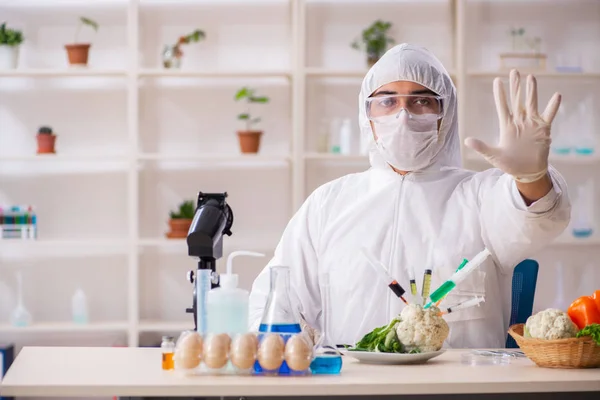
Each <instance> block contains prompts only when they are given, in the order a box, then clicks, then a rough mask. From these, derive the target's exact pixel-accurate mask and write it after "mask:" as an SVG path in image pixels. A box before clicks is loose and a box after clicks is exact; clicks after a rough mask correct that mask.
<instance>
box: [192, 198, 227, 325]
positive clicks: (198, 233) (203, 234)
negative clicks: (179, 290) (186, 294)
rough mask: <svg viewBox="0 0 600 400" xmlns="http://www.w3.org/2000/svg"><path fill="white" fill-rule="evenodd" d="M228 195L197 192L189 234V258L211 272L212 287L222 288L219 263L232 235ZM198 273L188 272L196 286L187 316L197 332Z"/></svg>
mask: <svg viewBox="0 0 600 400" xmlns="http://www.w3.org/2000/svg"><path fill="white" fill-rule="evenodd" d="M226 198H227V192H225V193H202V192H199V193H198V203H197V205H196V212H195V214H194V219H193V220H192V224H191V225H190V229H189V231H188V234H187V239H186V240H187V246H188V255H189V256H191V257H197V258H198V271H200V270H210V276H211V278H210V286H211V287H210V288H211V289H214V288H216V287H219V275H218V274H217V272H216V261H217V260H218V259H219V258H221V257H222V256H223V235H228V236H231V230H230V229H231V226H232V225H233V211H232V210H231V207H229V205H228V204H227V202H226V201H225V199H226ZM199 275H200V274H199V273H194V271H193V270H192V271H189V272H188V275H187V279H188V281H189V282H190V283H192V284H194V300H193V303H192V304H193V306H192V308H186V310H185V312H186V313H192V314H193V315H194V330H196V331H197V330H198V320H197V316H198V313H197V310H198V304H197V284H196V282H195V280H196V279H198V277H199Z"/></svg>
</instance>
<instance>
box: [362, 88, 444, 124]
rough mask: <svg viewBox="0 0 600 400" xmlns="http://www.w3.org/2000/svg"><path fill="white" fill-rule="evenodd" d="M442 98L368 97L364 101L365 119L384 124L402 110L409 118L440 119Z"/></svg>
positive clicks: (431, 96)
mask: <svg viewBox="0 0 600 400" xmlns="http://www.w3.org/2000/svg"><path fill="white" fill-rule="evenodd" d="M443 106H444V102H443V97H442V96H436V95H415V94H389V95H388V94H386V95H381V96H373V97H369V98H368V99H367V101H366V110H367V118H369V120H371V121H373V122H381V123H385V122H387V121H389V120H390V118H395V117H397V116H398V115H400V112H401V111H402V110H405V111H407V112H408V114H409V115H410V116H416V117H418V116H424V117H428V118H431V117H436V119H439V118H442V116H443V114H444V108H443Z"/></svg>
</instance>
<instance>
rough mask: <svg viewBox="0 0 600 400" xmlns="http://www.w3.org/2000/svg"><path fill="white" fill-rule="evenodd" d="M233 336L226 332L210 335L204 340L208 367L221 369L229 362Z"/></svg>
mask: <svg viewBox="0 0 600 400" xmlns="http://www.w3.org/2000/svg"><path fill="white" fill-rule="evenodd" d="M230 346H231V338H230V337H229V335H227V334H226V333H220V334H218V335H214V336H210V337H208V338H207V339H206V341H205V342H204V350H203V355H204V363H205V364H206V366H207V367H208V368H211V369H219V368H223V367H224V366H225V365H226V364H227V357H228V355H229V348H230Z"/></svg>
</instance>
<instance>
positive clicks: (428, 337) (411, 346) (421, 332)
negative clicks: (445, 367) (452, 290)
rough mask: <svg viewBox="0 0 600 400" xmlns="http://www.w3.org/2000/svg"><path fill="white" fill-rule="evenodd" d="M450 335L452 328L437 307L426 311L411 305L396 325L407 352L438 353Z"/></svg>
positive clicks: (399, 337) (416, 305) (404, 310)
mask: <svg viewBox="0 0 600 400" xmlns="http://www.w3.org/2000/svg"><path fill="white" fill-rule="evenodd" d="M449 334H450V327H449V326H448V323H447V322H446V321H445V320H444V318H442V316H441V315H440V309H439V308H437V307H435V306H432V307H430V308H428V309H427V310H424V309H423V307H422V306H421V305H419V304H410V305H408V306H406V307H404V309H403V310H402V312H401V313H400V322H399V323H398V324H397V325H396V335H397V336H398V340H399V341H400V343H402V344H403V345H404V347H405V349H406V351H407V352H410V351H418V350H420V351H422V352H430V351H438V350H439V349H441V348H442V345H443V344H444V341H445V340H446V338H448V335H449Z"/></svg>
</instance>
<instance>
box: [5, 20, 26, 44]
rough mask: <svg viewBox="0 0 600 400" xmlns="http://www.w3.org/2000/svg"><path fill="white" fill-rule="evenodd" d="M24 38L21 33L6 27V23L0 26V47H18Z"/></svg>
mask: <svg viewBox="0 0 600 400" xmlns="http://www.w3.org/2000/svg"><path fill="white" fill-rule="evenodd" d="M24 40H25V38H24V37H23V32H21V31H19V30H16V29H11V28H7V27H6V22H4V23H3V24H2V25H0V45H5V46H18V45H20V44H21V43H23V41H24Z"/></svg>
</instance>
